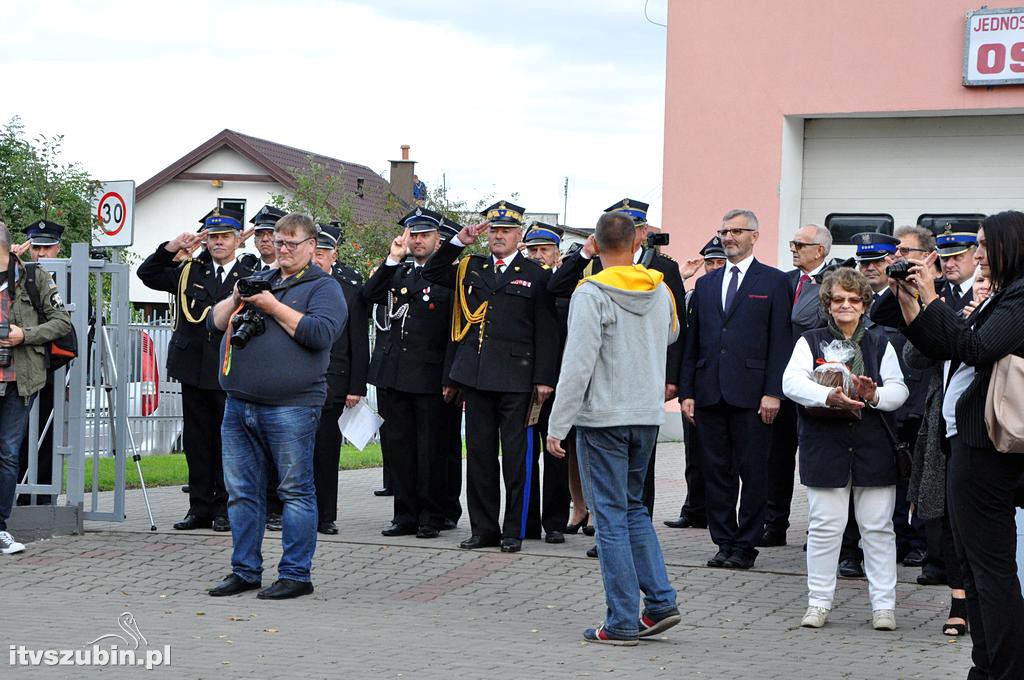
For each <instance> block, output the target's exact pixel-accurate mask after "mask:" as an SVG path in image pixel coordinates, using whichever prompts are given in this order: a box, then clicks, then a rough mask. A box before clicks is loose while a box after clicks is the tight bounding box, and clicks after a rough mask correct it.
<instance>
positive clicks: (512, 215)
mask: <svg viewBox="0 0 1024 680" xmlns="http://www.w3.org/2000/svg"><path fill="white" fill-rule="evenodd" d="M525 212H526V208H522V207H520V206H518V205H515V204H513V203H509V202H508V201H498V202H497V203H495V204H494V205H492V206H491V207H489V208H487V209H486V210H484V211H482V212H481V213H480V214H481V215H483V216H484V219H485V220H487V221H488V222H490V223H491V224H498V225H512V226H516V227H521V226H523V214H524V213H525Z"/></svg>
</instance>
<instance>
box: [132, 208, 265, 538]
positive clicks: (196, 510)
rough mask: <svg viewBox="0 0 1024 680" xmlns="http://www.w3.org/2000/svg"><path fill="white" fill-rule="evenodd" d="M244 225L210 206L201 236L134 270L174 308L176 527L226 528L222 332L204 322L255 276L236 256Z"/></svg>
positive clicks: (160, 251) (182, 240) (164, 246)
mask: <svg viewBox="0 0 1024 680" xmlns="http://www.w3.org/2000/svg"><path fill="white" fill-rule="evenodd" d="M242 219H243V216H242V214H241V213H239V212H236V211H233V210H227V209H217V208H215V209H214V210H212V211H210V212H209V213H208V214H207V215H206V216H205V217H203V219H202V220H200V222H201V223H202V225H203V228H202V229H201V230H200V231H199V233H184V234H181V235H179V236H178V237H177V238H175V239H173V240H172V241H166V242H164V243H161V244H160V245H159V246H158V247H157V249H156V252H155V253H153V254H152V255H150V256H149V257H147V258H146V260H145V262H143V263H142V264H141V265H139V271H138V275H139V278H140V279H141V280H142V282H143V283H144V284H146V286H147V287H149V288H152V289H153V290H162V291H165V292H168V293H170V294H171V295H173V296H174V300H175V303H176V305H177V313H176V316H175V321H174V335H173V336H172V337H171V342H170V345H169V346H168V349H167V372H168V374H169V375H170V376H171V377H172V378H174V379H176V380H177V381H178V382H180V383H181V406H182V416H183V420H184V427H183V432H182V440H183V444H184V448H185V460H186V461H187V463H188V486H189V510H188V514H186V515H185V519H183V520H182V521H180V522H178V523H176V524H175V525H174V528H175V529H181V530H188V529H201V528H206V527H209V526H211V525H212V526H213V530H214V531H230V529H231V526H230V525H229V524H228V513H227V499H228V497H227V492H226V491H225V490H224V473H223V468H222V467H221V441H220V424H221V421H222V420H223V418H224V392H223V391H222V390H221V388H220V383H219V382H218V380H217V375H218V374H217V372H218V370H219V369H220V361H221V356H220V341H221V334H220V333H215V332H213V331H210V330H208V329H207V326H206V316H207V315H208V314H209V313H210V309H211V308H212V307H213V306H214V305H215V304H217V303H218V302H220V301H221V300H223V299H224V298H226V297H228V296H230V295H231V293H232V290H233V289H234V287H235V282H237V281H238V279H240V278H244V277H246V276H249V275H250V274H252V269H251V268H250V267H249V266H246V264H244V263H242V262H239V261H238V259H237V257H236V251H237V249H238V245H239V242H240V238H239V233H240V231H241V229H242ZM204 239H205V240H206V252H205V253H204V254H203V255H201V256H200V257H199V258H197V259H186V261H185V262H183V263H178V262H175V256H176V255H177V254H178V253H179V252H185V253H191V252H192V251H194V250H195V249H196V247H197V246H198V245H199V244H200V243H201V242H202V241H203V240H204Z"/></svg>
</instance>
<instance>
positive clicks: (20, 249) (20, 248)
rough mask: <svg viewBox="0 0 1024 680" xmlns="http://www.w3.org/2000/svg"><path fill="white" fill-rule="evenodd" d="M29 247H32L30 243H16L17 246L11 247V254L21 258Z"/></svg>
mask: <svg viewBox="0 0 1024 680" xmlns="http://www.w3.org/2000/svg"><path fill="white" fill-rule="evenodd" d="M31 247H32V242H31V241H25V242H24V243H18V244H15V245H13V246H11V252H12V253H14V254H15V255H17V256H18V257H21V256H22V255H24V254H25V253H26V252H27V251H28V249H29V248H31Z"/></svg>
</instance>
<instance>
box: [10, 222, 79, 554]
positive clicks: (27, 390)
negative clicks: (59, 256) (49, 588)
mask: <svg viewBox="0 0 1024 680" xmlns="http://www.w3.org/2000/svg"><path fill="white" fill-rule="evenodd" d="M11 243H12V241H11V233H10V231H8V229H7V225H5V224H4V223H3V222H0V552H2V553H4V554H5V555H10V554H12V553H16V552H21V551H22V550H24V549H25V546H24V545H22V544H21V543H18V542H17V541H15V540H14V537H13V536H11V534H10V533H9V532H8V531H7V519H8V518H9V517H10V516H11V507H12V506H13V505H14V489H15V487H16V486H17V484H18V453H19V451H20V449H21V441H22V439H23V438H24V436H25V431H26V426H27V424H28V414H29V411H30V410H31V408H32V400H33V399H34V398H35V395H36V393H37V392H39V390H41V389H43V387H44V386H45V385H46V345H47V343H49V342H50V341H52V340H56V339H57V338H59V337H62V336H64V335H67V334H68V333H70V332H71V317H70V316H68V313H67V312H66V311H64V305H63V304H62V303H61V299H60V293H58V292H57V286H56V284H55V283H54V282H53V280H52V279H51V278H50V275H49V274H48V273H47V272H46V270H45V269H43V268H42V267H36V268H35V271H34V275H35V277H36V279H35V284H36V288H37V289H38V290H39V292H40V302H41V303H42V308H43V310H42V311H43V313H42V315H41V316H40V314H39V312H37V311H36V308H35V307H34V306H33V305H32V300H31V299H30V298H29V294H28V291H27V290H26V287H25V276H26V275H27V273H28V272H27V270H26V269H25V266H24V265H23V264H22V263H21V260H19V259H18V257H17V256H16V255H14V254H13V253H11Z"/></svg>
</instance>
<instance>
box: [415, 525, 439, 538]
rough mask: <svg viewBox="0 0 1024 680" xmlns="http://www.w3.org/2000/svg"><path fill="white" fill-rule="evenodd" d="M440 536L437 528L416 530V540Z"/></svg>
mask: <svg viewBox="0 0 1024 680" xmlns="http://www.w3.org/2000/svg"><path fill="white" fill-rule="evenodd" d="M440 535H441V532H440V531H438V529H437V527H420V528H419V529H417V530H416V538H437V537H438V536H440Z"/></svg>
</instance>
